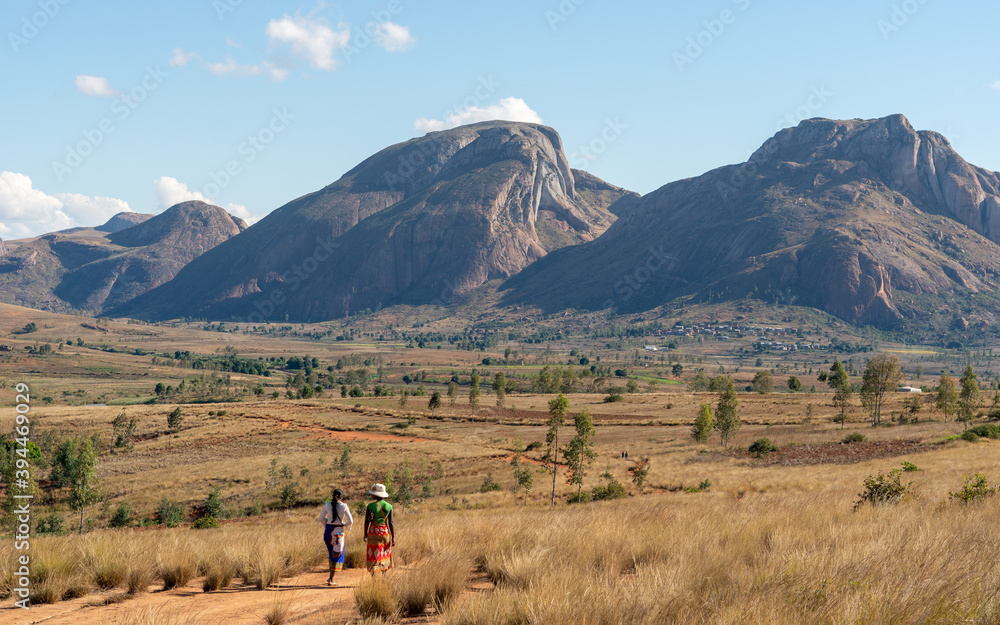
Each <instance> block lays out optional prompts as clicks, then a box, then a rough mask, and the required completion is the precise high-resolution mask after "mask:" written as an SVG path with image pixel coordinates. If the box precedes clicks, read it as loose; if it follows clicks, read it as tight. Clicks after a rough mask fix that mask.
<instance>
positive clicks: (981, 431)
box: [968, 423, 1000, 438]
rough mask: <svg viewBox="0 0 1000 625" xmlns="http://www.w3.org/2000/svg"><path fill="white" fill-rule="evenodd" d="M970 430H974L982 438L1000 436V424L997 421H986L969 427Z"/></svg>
mask: <svg viewBox="0 0 1000 625" xmlns="http://www.w3.org/2000/svg"><path fill="white" fill-rule="evenodd" d="M968 431H969V432H974V433H975V434H976V436H979V437H980V438H1000V425H998V424H996V423H984V424H983V425H977V426H976V427H974V428H969V429H968Z"/></svg>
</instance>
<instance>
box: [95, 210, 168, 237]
mask: <svg viewBox="0 0 1000 625" xmlns="http://www.w3.org/2000/svg"><path fill="white" fill-rule="evenodd" d="M153 217H155V215H147V214H145V213H132V212H125V213H118V214H117V215H115V216H114V217H112V218H111V219H109V220H108V221H107V222H105V223H104V224H102V225H100V226H97V227H96V228H94V230H97V231H98V232H118V231H119V230H124V229H125V228H131V227H132V226H134V225H136V224H141V223H142V222H144V221H146V220H147V219H152V218H153Z"/></svg>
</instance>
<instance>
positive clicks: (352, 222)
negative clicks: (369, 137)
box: [112, 122, 630, 321]
mask: <svg viewBox="0 0 1000 625" xmlns="http://www.w3.org/2000/svg"><path fill="white" fill-rule="evenodd" d="M587 179H588V182H587V189H586V190H585V191H584V192H578V190H577V188H576V184H575V177H574V172H573V171H572V170H571V169H570V168H569V165H568V163H567V160H566V157H565V155H564V153H563V149H562V141H561V139H560V138H559V135H558V134H557V133H556V132H555V131H554V130H552V129H551V128H548V127H546V126H541V125H536V124H523V123H512V122H486V123H481V124H474V125H471V126H464V127H460V128H455V129H452V130H446V131H442V132H434V133H430V134H428V135H426V136H424V137H420V138H417V139H413V140H410V141H407V142H404V143H400V144H398V145H394V146H391V147H389V148H386V149H385V150H382V151H381V152H379V153H378V154H375V155H374V156H372V157H370V158H368V159H367V160H365V161H364V162H362V163H361V164H360V165H358V166H357V167H355V168H354V169H352V170H351V171H349V172H348V173H347V174H345V175H344V176H343V177H342V178H341V179H340V180H338V181H337V182H335V183H333V184H331V185H329V186H327V187H326V188H324V189H322V190H320V191H317V192H315V193H311V194H309V195H306V196H303V197H301V198H299V199H297V200H294V201H292V202H289V203H288V204H286V205H285V206H282V207H281V208H279V209H277V210H275V211H274V212H272V213H271V214H270V215H268V216H267V217H266V218H264V219H262V220H261V221H260V222H258V223H257V224H255V225H254V226H252V227H251V228H249V229H248V230H247V231H246V232H245V233H243V234H241V235H240V236H239V237H236V238H234V239H232V240H231V241H229V242H227V243H225V244H223V245H221V246H219V247H217V248H215V249H214V250H212V251H211V252H209V253H207V254H206V255H205V256H203V257H202V258H199V259H198V260H196V261H195V262H193V263H192V264H191V265H189V266H188V267H186V268H185V269H184V270H183V271H181V272H180V273H179V274H178V275H177V277H176V278H175V279H174V280H172V281H171V282H170V283H168V284H165V285H163V286H162V287H160V288H158V289H156V290H154V291H151V292H150V293H147V294H146V295H144V296H143V297H141V298H137V299H136V300H134V301H132V302H129V303H128V304H127V305H125V306H122V307H120V308H118V309H116V310H114V311H112V312H113V314H116V315H127V316H136V317H143V318H153V319H169V318H175V317H180V316H199V317H210V318H216V319H228V318H236V319H248V320H254V321H262V320H275V321H277V320H284V319H288V320H297V321H305V320H313V321H317V320H324V319H331V318H336V317H341V316H345V315H350V314H353V313H355V312H358V311H362V310H364V309H375V308H377V307H380V306H388V305H391V304H395V303H411V304H430V303H439V304H440V303H449V302H451V301H454V300H455V299H456V298H458V297H460V296H462V295H464V294H466V293H468V292H469V291H470V290H472V289H474V288H476V287H478V286H479V285H481V284H483V283H484V282H487V281H489V280H494V279H503V278H507V277H510V276H512V275H514V274H516V273H517V272H519V271H521V270H522V269H523V268H524V267H526V266H527V265H529V264H531V263H532V262H534V261H536V260H537V259H539V258H541V257H543V256H545V255H546V254H547V253H549V252H551V251H552V250H554V249H558V248H561V247H565V246H570V245H574V244H579V243H583V242H586V241H591V240H593V239H594V238H596V237H597V236H598V235H600V234H601V233H602V232H603V231H604V230H605V229H606V228H607V227H608V226H609V225H610V224H611V223H612V222H613V221H614V219H615V215H614V214H613V213H612V212H610V211H609V210H608V207H610V206H611V205H613V204H614V203H615V202H616V201H617V200H618V199H619V198H622V197H626V196H628V195H630V194H629V193H628V192H626V191H624V190H623V189H619V188H618V187H613V186H612V185H608V184H606V183H603V181H600V180H598V179H596V178H592V177H588V178H587Z"/></svg>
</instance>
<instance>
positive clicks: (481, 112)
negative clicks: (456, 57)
mask: <svg viewBox="0 0 1000 625" xmlns="http://www.w3.org/2000/svg"><path fill="white" fill-rule="evenodd" d="M489 120H505V121H510V122H530V123H534V124H540V123H542V118H541V117H540V116H539V115H538V113H536V112H535V111H533V110H531V107H529V106H528V104H527V103H526V102H525V101H524V100H522V99H521V98H504V99H502V100H500V102H499V103H498V104H491V105H490V106H487V107H479V106H467V107H465V108H463V109H461V110H458V111H451V112H449V113H448V115H446V116H445V118H444V120H440V119H428V118H426V117H421V118H420V119H418V120H417V121H416V122H414V124H413V126H414V127H415V128H416V129H417V131H419V132H432V131H435V130H447V129H448V128H454V127H456V126H464V125H465V124H474V123H476V122H484V121H489Z"/></svg>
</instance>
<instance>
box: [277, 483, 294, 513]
mask: <svg viewBox="0 0 1000 625" xmlns="http://www.w3.org/2000/svg"><path fill="white" fill-rule="evenodd" d="M298 501H299V484H298V482H289V483H287V484H285V486H284V488H282V489H281V494H279V495H278V503H279V504H280V505H281V507H282V508H291V507H292V506H294V505H295V504H296V503H298Z"/></svg>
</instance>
